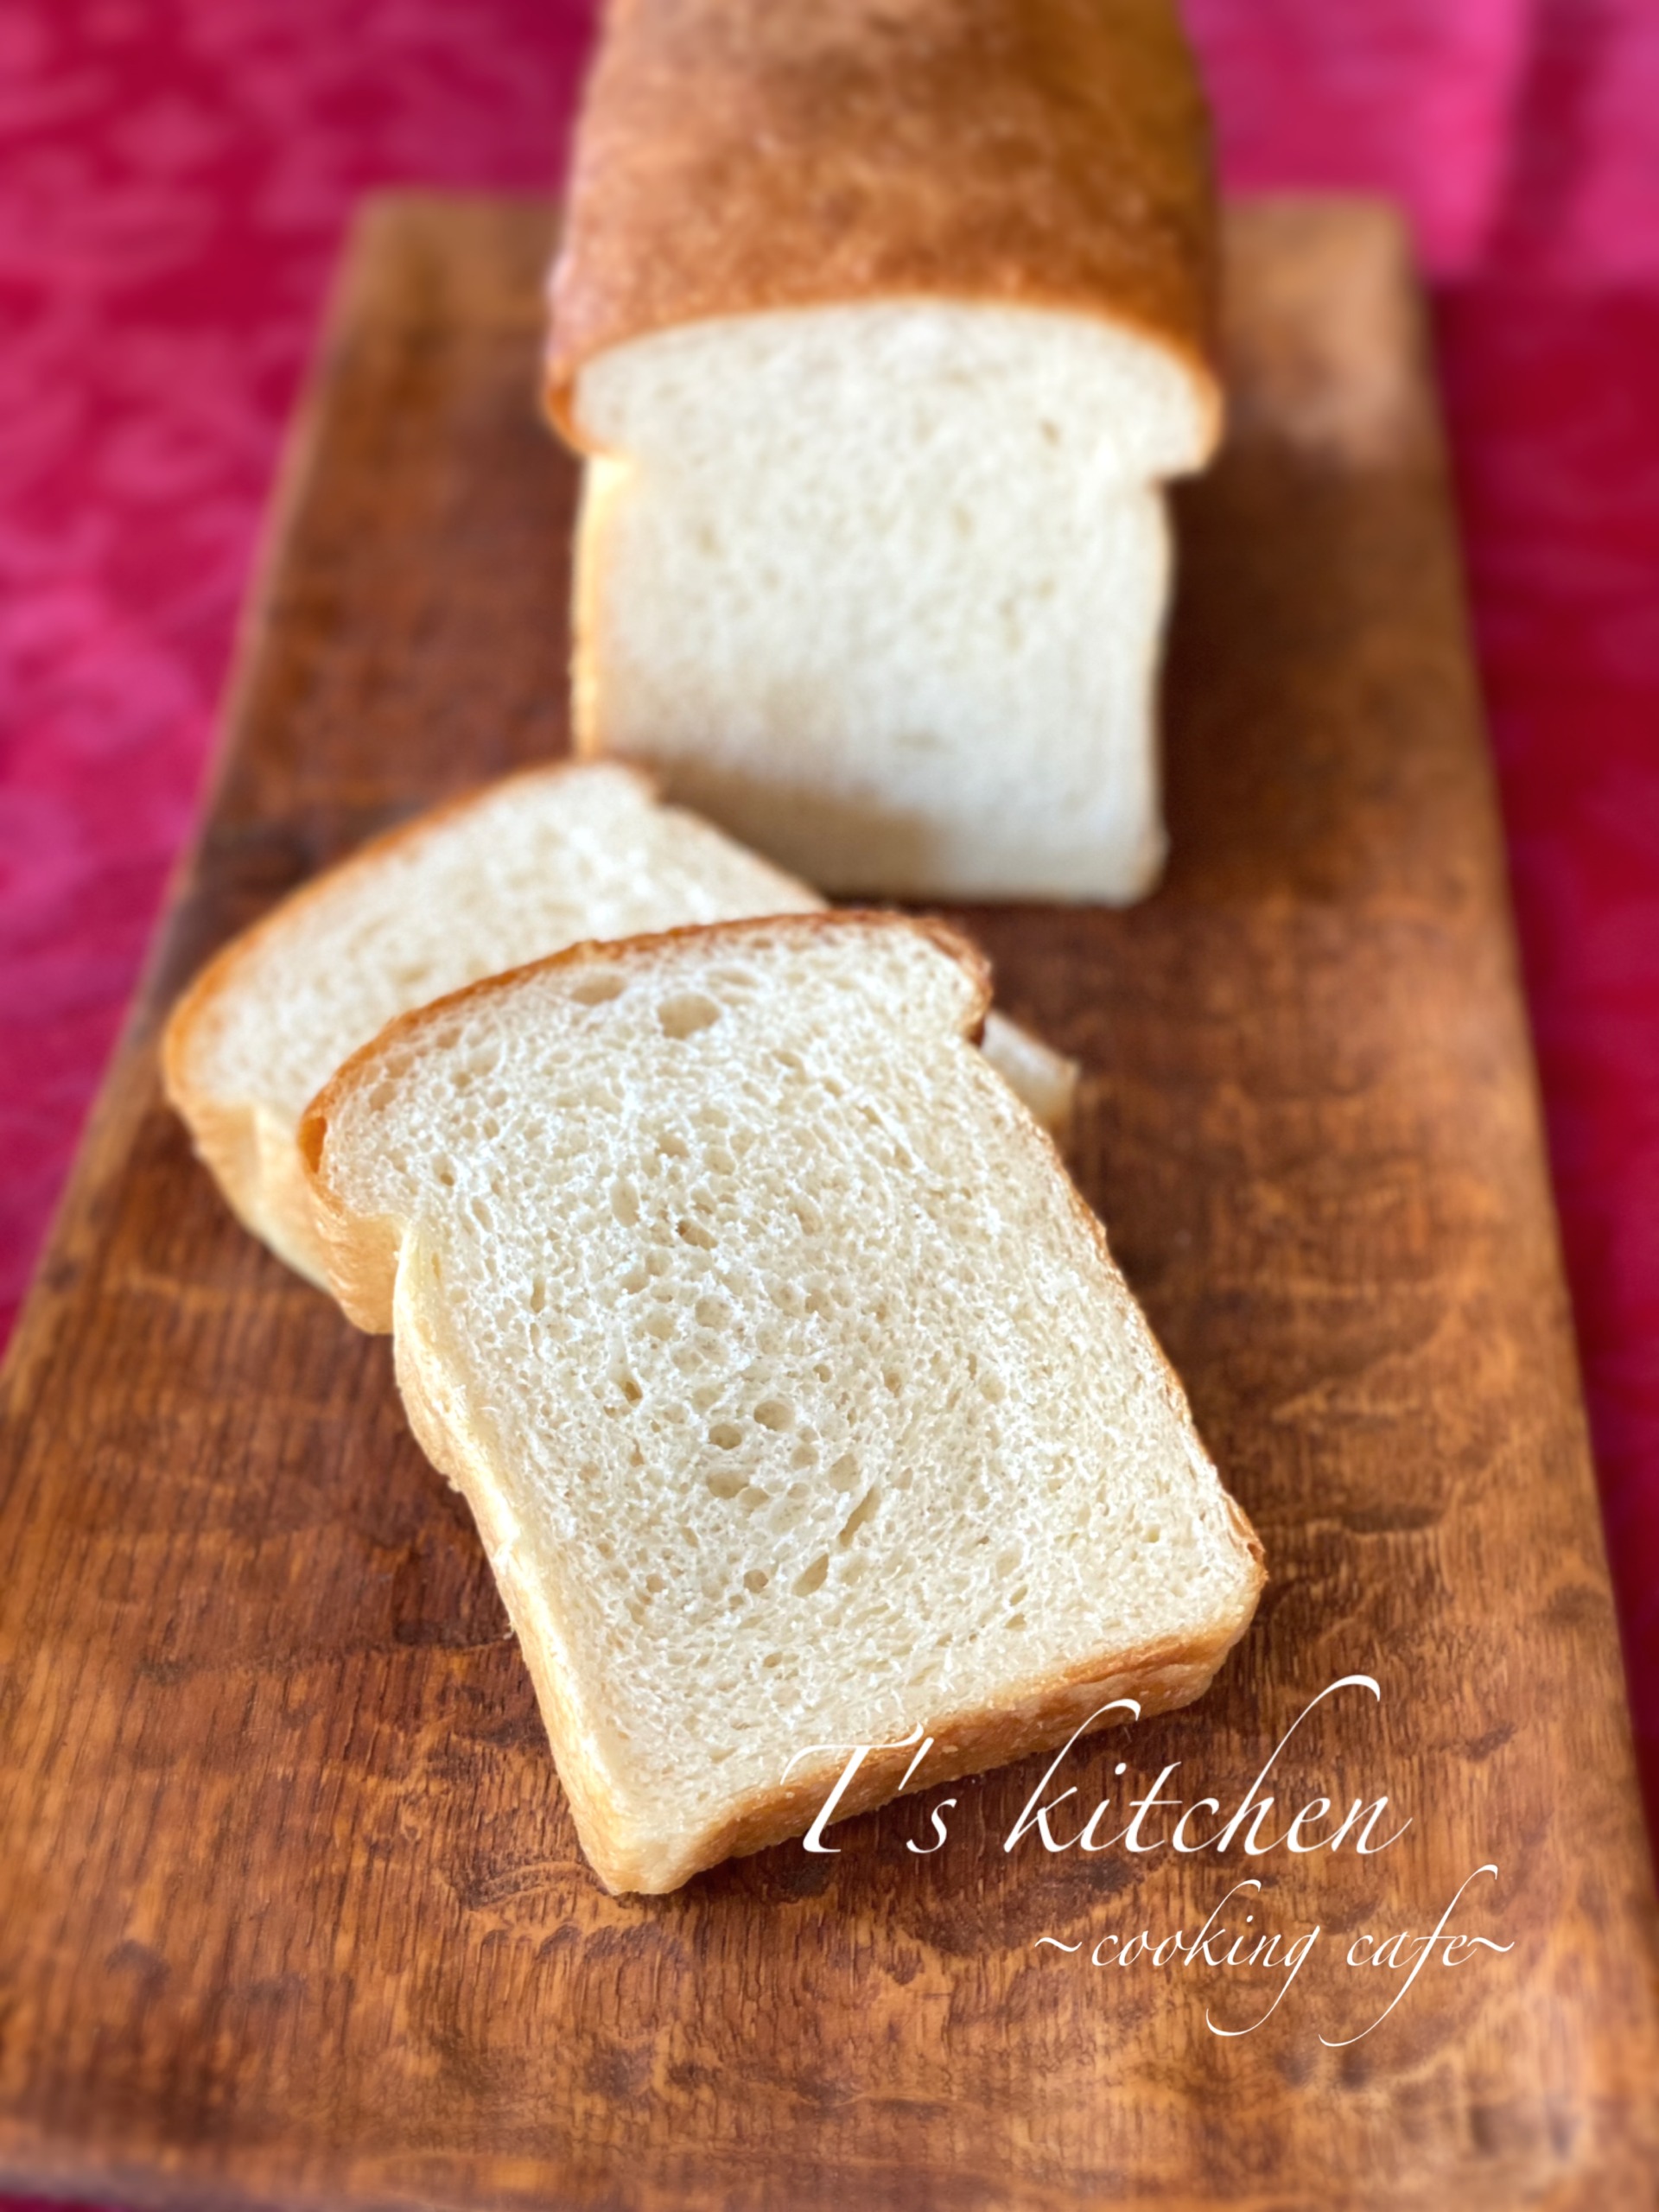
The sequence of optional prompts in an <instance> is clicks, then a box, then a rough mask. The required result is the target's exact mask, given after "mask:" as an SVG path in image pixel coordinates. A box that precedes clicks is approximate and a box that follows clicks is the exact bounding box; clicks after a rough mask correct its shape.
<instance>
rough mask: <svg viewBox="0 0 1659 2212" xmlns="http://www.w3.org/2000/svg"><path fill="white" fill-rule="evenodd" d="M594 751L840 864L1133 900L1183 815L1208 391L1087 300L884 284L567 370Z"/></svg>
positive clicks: (583, 735) (1018, 892) (881, 872)
mask: <svg viewBox="0 0 1659 2212" xmlns="http://www.w3.org/2000/svg"><path fill="white" fill-rule="evenodd" d="M573 417H574V423H575V431H576V435H577V436H578V438H579V440H580V442H581V443H582V446H583V447H584V448H586V449H587V450H588V453H589V454H590V455H591V456H592V457H591V458H590V459H589V461H588V466H587V472H586V486H585V492H584V498H583V507H582V522H581V529H580V535H579V541H578V563H577V588H576V616H575V627H576V648H575V712H576V730H577V743H578V747H579V748H580V749H581V750H582V751H583V752H585V753H611V752H616V753H630V754H632V755H635V756H636V757H638V758H639V759H641V760H645V761H647V762H648V763H649V764H650V765H651V766H652V767H653V768H654V769H655V770H656V771H657V772H658V774H659V775H660V776H661V777H662V779H663V780H664V785H665V786H666V788H667V789H668V791H670V793H671V795H672V796H674V797H676V798H680V799H682V800H683V801H685V802H686V803H687V804H691V805H695V806H696V807H698V808H699V809H701V810H702V811H703V812H705V813H706V814H708V815H709V817H711V818H712V819H714V820H715V821H717V822H719V823H721V824H722V825H723V826H724V827H726V828H727V829H730V830H732V831H733V832H734V834H735V835H736V836H741V837H742V838H744V839H746V840H747V841H749V842H752V843H753V844H754V845H756V846H757V847H758V848H759V849H760V850H761V851H763V852H765V853H766V854H768V855H770V856H771V857H772V858H773V859H775V860H778V861H781V862H782V863H783V864H784V865H785V866H786V867H789V868H798V869H799V870H800V871H801V872H802V873H803V874H806V875H808V876H810V878H811V879H812V880H814V881H816V882H817V883H819V884H821V885H822V886H823V887H824V888H825V889H826V890H829V891H831V892H837V893H844V892H856V893H872V892H874V893H880V894H882V895H884V896H896V897H900V898H950V899H1027V898H1029V899H1068V900H1103V901H1109V902H1117V901H1122V900H1125V899H1135V898H1137V897H1139V896H1140V895H1141V893H1143V892H1145V891H1146V890H1147V889H1148V888H1149V887H1150V886H1151V885H1152V883H1153V881H1154V879H1155V877H1156V875H1157V874H1158V871H1159V869H1160V866H1161V863H1162V860H1163V856H1164V850H1165V837H1164V829H1163V821H1162V810H1161V804H1160V772H1159V748H1158V744H1157V736H1156V722H1155V708H1156V690H1157V680H1158V671H1159V664H1160V645H1161V639H1162V634H1163V627H1164V617H1165V608H1166V601H1167V599H1168V592H1169V571H1170V559H1169V545H1168V531H1167V526H1166V518H1165V511H1164V502H1163V496H1162V492H1161V488H1160V480H1162V479H1163V478H1165V477H1166V476H1170V475H1173V474H1178V473H1179V472H1180V471H1182V470H1185V469H1190V468H1192V467H1197V466H1198V464H1199V463H1200V462H1201V461H1203V460H1204V459H1205V455H1206V454H1207V453H1208V450H1209V448H1210V444H1211V438H1212V435H1213V424H1212V420H1211V409H1210V403H1209V395H1208V393H1207V391H1205V389H1204V388H1203V387H1202V386H1201V385H1199V384H1198V381H1197V379H1196V378H1194V377H1193V375H1192V372H1191V371H1190V369H1189V367H1188V366H1187V365H1185V363H1184V362H1183V361H1182V360H1181V359H1179V358H1178V357H1177V356H1176V355H1174V354H1173V353H1171V352H1170V351H1168V350H1167V349H1166V348H1164V347H1162V346H1159V345H1157V344H1155V343H1154V342H1153V341H1152V340H1148V339H1147V338H1145V337H1143V336H1142V335H1141V334H1137V333H1135V332H1134V331H1132V330H1129V329H1127V328H1123V327H1114V326H1113V325H1111V324H1109V322H1107V321H1103V320H1101V319H1098V318H1094V319H1091V318H1088V317H1085V316H1082V315H1066V314H1061V313H1056V312H1049V311H1037V310H1033V309H1028V308H1006V307H996V306H983V305H979V306H976V305H968V304H959V305H953V304H949V303H944V302H927V301H922V302H903V303H899V302H877V303H872V304H868V305H860V306H849V307H844V308H812V309H809V310H803V311H799V312H795V313H776V312H774V313H770V314H766V315H747V316H741V317H730V318H725V319H721V320H716V321H709V322H704V323H701V324H696V325H691V326H688V327H683V328H680V329H677V330H671V331H666V332H661V333H657V334H652V335H650V336H647V337H644V338H640V339H637V340H633V341H632V342H630V343H627V344H625V345H620V346H615V347H613V349H611V350H610V351H608V352H606V353H601V354H600V355H598V356H597V357H596V358H594V359H592V360H590V361H589V362H588V363H587V364H586V365H585V366H584V367H582V370H581V372H580V373H579V375H578V378H577V380H576V383H575V398H574V406H573Z"/></svg>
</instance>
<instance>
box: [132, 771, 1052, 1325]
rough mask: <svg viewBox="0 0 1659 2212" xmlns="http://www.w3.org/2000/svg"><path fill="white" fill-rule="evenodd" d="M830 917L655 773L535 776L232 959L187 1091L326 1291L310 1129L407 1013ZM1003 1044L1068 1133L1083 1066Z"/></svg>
mask: <svg viewBox="0 0 1659 2212" xmlns="http://www.w3.org/2000/svg"><path fill="white" fill-rule="evenodd" d="M822 905H823V901H822V899H820V898H819V897H818V895H817V893H816V892H814V891H812V890H811V889H810V888H809V887H808V886H807V885H805V884H804V883H802V882H799V881H798V880H796V879H795V878H794V877H792V876H789V875H785V874H783V873H782V871H781V870H780V869H778V868H772V867H770V866H768V864H767V863H766V861H762V860H760V858H758V857H757V855H754V854H753V853H750V852H747V851H745V850H744V849H743V848H742V847H741V846H740V845H737V844H734V842H732V840H731V839H730V838H728V837H726V836H722V835H721V832H720V831H719V830H717V829H714V828H712V827H711V826H710V825H709V823H705V822H701V821H699V820H698V819H697V818H696V817H695V816H693V815H690V814H687V813H684V812H683V811H681V810H678V809H676V808H672V807H666V806H663V805H661V804H658V799H657V796H656V792H655V789H654V787H653V785H652V783H651V781H650V779H648V778H647V777H645V776H644V775H641V774H640V773H639V772H637V771H635V770H632V769H629V768H627V767H625V766H620V765H618V764H597V763H596V764H593V765H589V766H572V765H570V764H569V763H562V764H557V765H554V766H548V767H543V768H534V769H529V770H526V771H525V772H523V773H522V774H519V775H516V776H510V777H507V778H505V779H503V780H501V781H500V782H499V783H496V784H493V785H489V786H488V787H486V789H485V790H483V791H479V792H477V793H475V794H474V796H472V797H471V798H466V799H462V800H460V801H458V802H456V803H455V804H453V805H451V806H447V807H442V808H440V809H439V810H436V811H435V813H432V814H430V815H428V816H425V817H423V818H422V819H421V820H419V821H416V822H413V823H409V824H408V825H407V826H406V827H404V829H399V830H397V831H396V832H394V833H393V834H392V835H391V836H388V837H384V838H381V839H379V840H378V841H377V842H375V843H373V844H372V845H370V846H368V847H366V848H365V849H364V850H363V851H362V852H360V853H359V854H358V855H355V856H354V857H353V858H352V859H351V860H348V861H346V862H345V863H344V864H343V865H341V866H340V867H338V868H333V869H330V870H329V871H327V873H326V874H323V875H321V876H320V877H318V878H317V879H316V880H315V881H313V882H311V883H309V884H307V885H306V886H305V887H303V888H302V889H301V890H300V891H298V892H296V893H295V894H294V895H293V896H292V897H290V898H289V899H285V900H284V901H283V904H282V905H281V906H278V907H277V909H276V910H275V911H274V912H272V913H270V915H268V916H267V917H266V918H264V920H263V921H262V922H261V923H259V924H258V925H257V927H256V928H254V929H252V930H251V931H248V932H247V933H246V934H245V936H243V937H241V938H238V939H237V940H236V941H235V942H234V943H233V944H230V945H228V946H227V947H226V949H225V950H224V951H222V952H221V953H220V954H219V957H217V958H216V959H215V960H214V961H213V962H212V963H210V964H209V966H208V967H207V969H205V970H204V971H203V973H202V975H201V976H200V977H198V979H197V981H196V982H195V983H194V986H193V987H192V988H191V989H190V990H189V991H188V993H187V994H186V995H185V997H184V998H183V1000H182V1001H181V1002H180V1004H179V1006H178V1007H177V1008H176V1009H175V1013H174V1014H173V1017H172V1020H170V1022H169V1023H168V1030H167V1036H166V1040H165V1045H164V1049H163V1066H164V1071H165V1077H166V1082H167V1089H168V1096H169V1098H170V1099H171V1100H172V1102H173V1103H174V1105H175V1107H176V1108H177V1109H178V1110H179V1111H180V1112H181V1114H182V1115H183V1116H184V1118H185V1120H186V1121H187V1122H188V1123H189V1126H190V1129H191V1134H192V1135H193V1136H194V1139H195V1141H196V1145H197V1148H198V1150H199V1151H200V1154H201V1155H202V1157H203V1159H204V1160H206V1161H207V1165H208V1166H209V1167H210V1169H211V1170H212V1172H213V1175H214V1177H215V1179H217V1180H218V1182H219V1185H220V1188H221V1189H222V1190H223V1191H224V1192H225V1195H226V1198H227V1199H228V1200H229V1202H230V1204H231V1205H232V1208H233V1209H234V1211H235V1212H236V1213H237V1215H238V1217H239V1218H240V1220H241V1221H242V1222H243V1223H244V1224H245V1226H246V1227H247V1228H249V1229H251V1230H252V1231H253V1233H254V1235H255V1236H258V1237H260V1238H262V1239H263V1240H264V1243H267V1244H268V1245H269V1246H270V1248H271V1249H272V1250H273V1251H274V1252H276V1253H277V1255H278V1256H279V1257H280V1258H282V1259H283V1260H285V1261H287V1262H288V1263H289V1266H290V1267H292V1268H296V1269H297V1270H298V1272H299V1273H300V1274H302V1275H305V1276H306V1277H307V1278H308V1280H310V1281H314V1282H317V1283H319V1284H323V1283H324V1282H325V1278H324V1273H323V1267H322V1255H321V1251H320V1250H319V1249H318V1246H317V1243H316V1238H315V1231H314V1230H313V1227H312V1223H311V1213H310V1196H309V1193H308V1190H307V1188H306V1186H305V1182H304V1178H303V1177H302V1173H301V1172H300V1166H299V1157H298V1154H297V1153H296V1150H295V1133H296V1129H297V1128H298V1126H299V1119H300V1116H301V1113H302V1110H303V1109H304V1108H305V1106H306V1105H307V1103H308V1102H309V1100H310V1099H311V1098H313V1097H314V1096H315V1094H316V1093H317V1091H318V1090H320V1089H321V1086H322V1085H323V1084H324V1083H326V1082H327V1079H328V1077H330V1076H331V1075H332V1074H333V1073H334V1070H335V1069H336V1068H337V1067H339V1066H340V1063H341V1062H342V1061H343V1060H345V1059H346V1058H347V1057H348V1056H349V1055H350V1054H351V1053H352V1052H355V1051H356V1050H357V1048H358V1047H359V1046H360V1045H364V1044H366V1043H367V1042H368V1040H369V1039H371V1038H372V1037H373V1036H374V1035H375V1034H376V1033H377V1032H378V1030H380V1029H381V1028H383V1027H385V1024H386V1023H387V1022H388V1021H390V1020H392V1019H393V1018H394V1016H396V1015H397V1014H404V1013H406V1012H407V1011H408V1010H409V1009H410V1007H416V1006H420V1005H423V1003H424V1002H425V1001H428V1000H429V999H435V998H439V997H442V995H444V994H445V993H447V992H449V991H453V990H456V989H459V988H461V986H462V985H463V984H466V983H470V982H476V981H477V979H478V978H479V977H480V976H491V975H495V974H498V973H499V972H500V971H501V970H502V969H507V968H516V967H519V966H522V965H523V963H524V962H525V961H528V960H535V959H538V958H540V957H543V955H545V954H547V953H550V952H556V951H559V950H562V949H563V947H564V946H566V945H569V944H576V943H578V942H580V941H581V940H582V939H583V938H611V937H626V936H632V935H638V934H640V933H648V932H651V931H660V930H666V929H674V928H678V927H681V926H683V925H689V924H693V923H700V922H716V921H725V920H728V919H732V918H738V917H742V916H747V915H755V914H780V913H801V912H814V911H817V909H818V908H820V907H821V906H822ZM984 1046H985V1050H986V1052H987V1053H988V1055H989V1056H990V1057H991V1058H992V1059H993V1060H995V1061H996V1062H997V1063H998V1064H999V1065H1002V1066H1003V1067H1004V1069H1005V1071H1006V1073H1007V1079H1008V1080H1009V1082H1010V1083H1011V1084H1014V1088H1015V1089H1016V1090H1019V1092H1020V1095H1021V1096H1023V1097H1024V1098H1025V1099H1026V1100H1027V1103H1028V1104H1029V1105H1030V1107H1031V1109H1032V1111H1033V1113H1035V1114H1037V1115H1038V1116H1039V1118H1041V1119H1042V1120H1043V1121H1044V1122H1045V1123H1046V1125H1047V1126H1048V1127H1049V1128H1052V1130H1054V1132H1055V1133H1056V1135H1060V1134H1062V1133H1063V1131H1064V1128H1065V1123H1066V1122H1067V1120H1068V1118H1069V1116H1070V1112H1071V1097H1072V1091H1073V1088H1074V1085H1075V1082H1076V1076H1077V1069H1076V1065H1075V1063H1073V1062H1072V1061H1070V1060H1067V1059H1065V1058H1063V1057H1062V1056H1061V1055H1060V1054H1058V1053H1057V1052H1049V1051H1048V1049H1047V1048H1046V1046H1043V1045H1040V1044H1039V1042H1038V1041H1037V1039H1035V1038H1033V1037H1029V1036H1027V1034H1026V1033H1024V1032H1023V1031H1020V1030H1018V1029H1016V1028H1015V1027H1014V1025H1013V1024H1012V1023H1009V1022H1006V1021H1002V1020H1000V1019H999V1018H998V1017H997V1016H995V1015H992V1016H991V1017H990V1018H989V1019H988V1022H987V1025H986V1034H985V1039H984ZM325 1287H326V1286H325Z"/></svg>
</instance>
